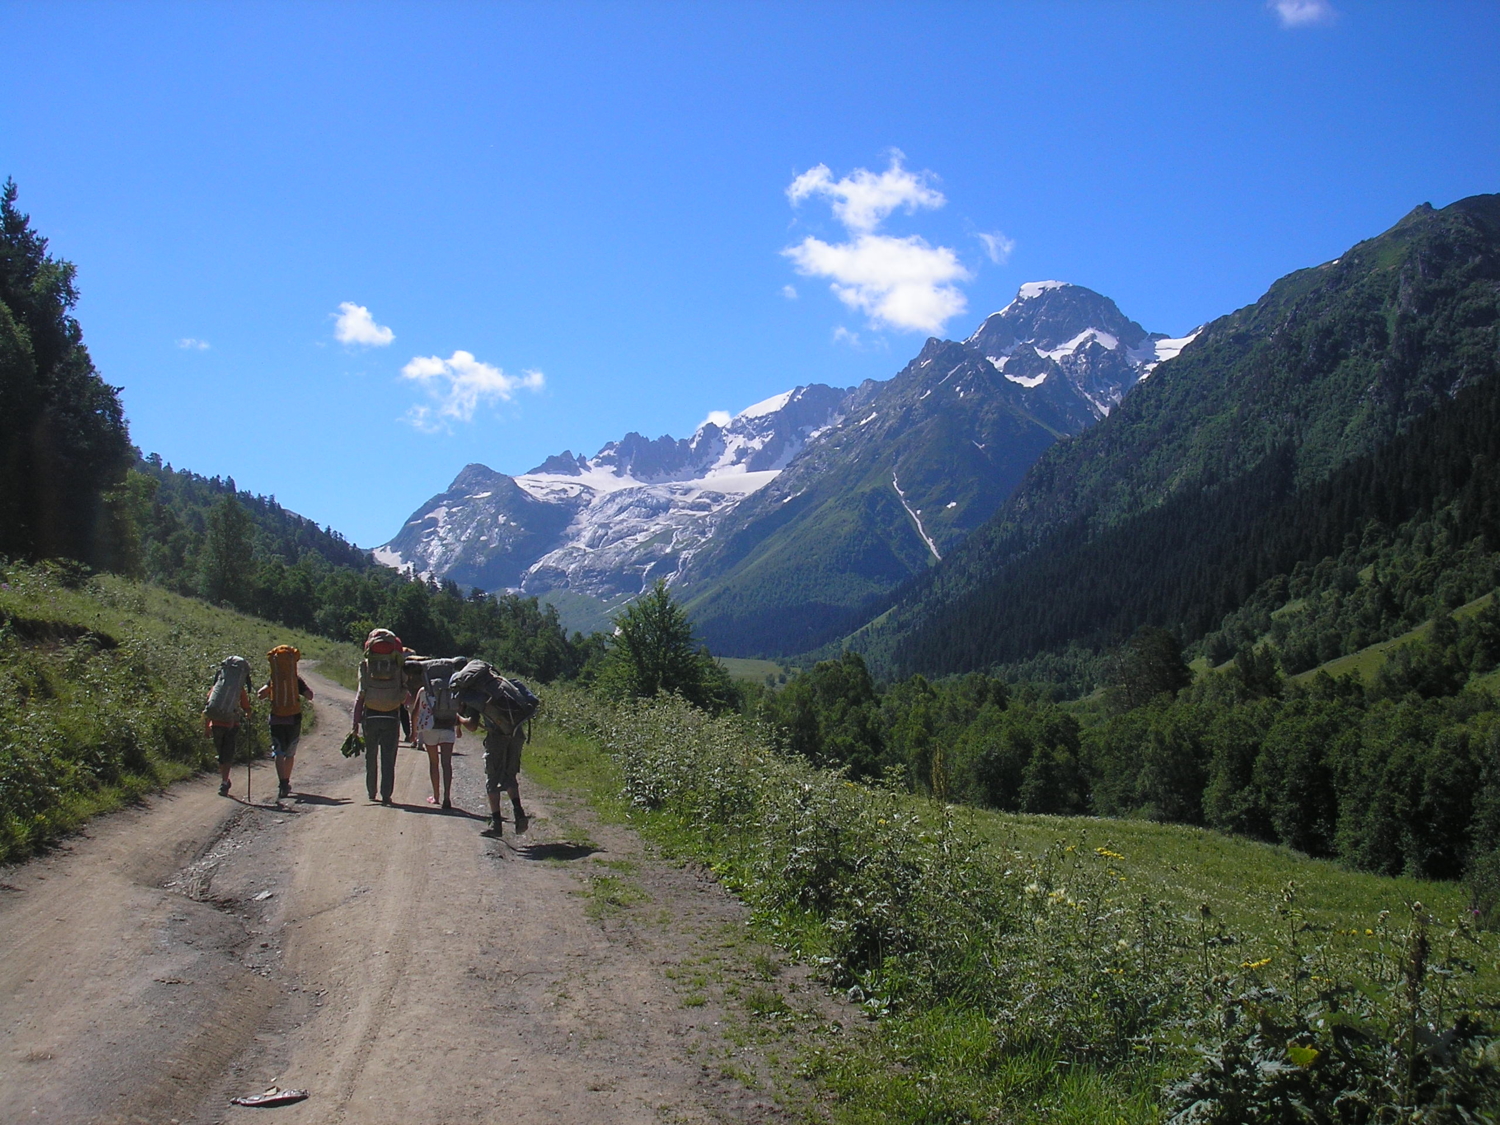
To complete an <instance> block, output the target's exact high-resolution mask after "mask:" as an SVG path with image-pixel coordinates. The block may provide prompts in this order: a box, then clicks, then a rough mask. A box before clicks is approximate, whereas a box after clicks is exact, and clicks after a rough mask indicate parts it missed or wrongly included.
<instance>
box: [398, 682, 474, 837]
mask: <svg viewBox="0 0 1500 1125" xmlns="http://www.w3.org/2000/svg"><path fill="white" fill-rule="evenodd" d="M468 662H469V661H468V658H467V657H463V656H456V657H452V658H450V659H446V660H438V659H427V660H424V659H421V658H411V659H408V660H407V662H406V689H407V691H409V692H411V693H412V694H414V695H415V696H416V704H415V706H414V708H413V718H414V719H415V722H414V724H413V726H414V727H415V730H414V732H413V733H414V734H415V735H416V742H417V745H419V746H421V747H422V748H423V749H424V750H426V751H427V761H428V766H429V773H430V776H431V778H432V796H431V797H428V798H427V803H428V804H430V805H436V804H438V802H439V800H441V802H442V807H443V808H445V809H451V808H452V807H453V743H454V741H455V740H456V739H458V738H459V737H460V731H461V729H462V728H461V727H460V726H459V724H458V710H457V707H456V706H455V704H454V701H453V693H452V691H451V690H450V687H449V680H450V678H451V677H452V675H453V673H454V672H457V671H458V670H459V669H461V668H462V667H463V666H464V665H465V664H467V663H468ZM439 766H441V773H440V772H439ZM440 776H441V780H442V786H443V787H442V792H441V795H440V794H439V791H438V781H439V777H440Z"/></svg>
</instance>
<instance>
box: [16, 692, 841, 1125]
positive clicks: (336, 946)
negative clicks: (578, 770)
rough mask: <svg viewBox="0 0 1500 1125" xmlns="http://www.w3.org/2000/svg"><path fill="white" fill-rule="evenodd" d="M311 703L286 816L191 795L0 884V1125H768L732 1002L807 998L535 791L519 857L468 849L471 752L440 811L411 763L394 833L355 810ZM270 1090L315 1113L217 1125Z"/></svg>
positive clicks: (708, 904)
mask: <svg viewBox="0 0 1500 1125" xmlns="http://www.w3.org/2000/svg"><path fill="white" fill-rule="evenodd" d="M309 678H310V679H311V680H312V681H313V683H314V687H315V689H316V690H317V692H318V700H317V708H318V725H317V729H316V730H315V731H314V732H312V733H311V734H309V735H307V736H306V737H304V739H303V743H302V747H301V750H300V752H299V754H298V760H297V770H296V775H295V778H294V790H295V792H296V793H297V794H298V796H297V797H296V798H294V799H291V800H286V801H282V802H279V804H278V803H268V799H269V798H270V796H271V794H272V792H273V791H274V780H272V779H271V775H270V773H269V770H267V769H264V768H257V770H256V772H255V777H254V781H253V795H254V796H255V798H256V803H255V804H253V805H247V804H245V803H244V802H243V800H242V798H243V797H244V788H245V773H244V770H243V769H242V768H241V769H239V770H238V771H237V772H236V774H235V777H234V784H235V790H234V794H233V796H234V797H235V798H239V799H225V798H221V797H219V796H218V794H217V792H216V782H217V777H205V778H202V779H199V780H197V781H193V782H189V783H186V784H183V785H180V786H177V787H174V788H173V789H172V790H171V791H170V793H168V794H165V795H163V796H160V797H158V798H155V799H153V800H152V801H150V802H149V803H148V805H147V806H146V807H142V808H136V809H131V810H128V811H126V812H123V813H120V814H117V815H114V816H110V817H105V818H102V819H101V820H99V821H97V822H96V823H95V824H94V825H93V826H92V827H91V828H90V830H89V831H88V832H87V833H86V834H84V835H83V836H81V837H77V838H74V839H73V840H72V841H70V842H69V843H68V844H67V845H66V846H65V847H63V848H61V849H59V850H58V851H56V852H54V853H52V854H51V855H49V856H46V857H44V858H42V859H39V860H36V861H33V862H31V863H27V864H23V865H20V866H17V867H12V868H8V869H4V870H3V871H0V1121H5V1122H25V1121H41V1122H49V1123H73V1122H79V1123H85V1122H88V1123H95V1122H97V1123H105V1122H150V1123H152V1125H165V1123H168V1122H172V1121H177V1122H184V1123H185V1122H220V1121H223V1122H233V1121H267V1120H269V1121H274V1122H282V1123H285V1125H302V1123H309V1122H320V1123H321V1122H351V1123H369V1125H379V1123H382V1122H401V1123H402V1125H412V1123H421V1122H432V1123H449V1122H454V1123H458V1122H500V1121H504V1122H507V1123H515V1125H527V1123H530V1122H569V1123H573V1122H622V1123H623V1122H659V1121H664V1120H666V1121H715V1120H734V1121H745V1120H750V1121H755V1120H771V1119H776V1118H778V1117H779V1116H780V1111H779V1110H777V1109H776V1108H775V1106H774V1104H773V1100H772V1093H771V1090H770V1088H769V1087H768V1085H767V1081H768V1078H772V1077H774V1070H772V1069H769V1068H768V1066H767V1064H766V1062H765V1059H764V1058H763V1057H762V1056H763V1053H764V1052H763V1046H762V1047H757V1046H756V1043H755V1040H756V1036H754V1035H753V1034H747V1032H746V1028H747V1026H748V1025H747V1023H746V1018H747V1017H746V1015H745V1007H744V1005H743V1004H742V1003H739V1002H737V1001H736V1000H734V999H733V997H734V995H736V994H738V993H739V992H740V988H741V984H742V983H744V982H743V981H742V980H741V979H740V978H737V977H736V973H738V972H741V970H742V969H743V966H744V965H747V964H752V963H753V964H755V965H758V966H761V968H762V970H763V973H762V975H763V976H765V977H766V978H767V981H766V983H765V985H764V986H762V985H761V984H756V986H755V987H756V988H761V987H767V988H770V989H772V990H773V991H774V992H776V993H777V994H778V995H779V996H784V997H786V998H787V999H789V1000H790V1002H791V1004H792V1005H793V1006H794V1007H795V1006H796V1005H797V1004H798V1003H799V1002H800V1001H807V1002H811V1001H812V998H813V996H814V995H815V993H816V990H815V989H811V988H808V987H807V986H806V984H805V982H804V981H799V978H798V977H797V975H796V974H795V972H781V971H779V970H777V969H776V968H774V967H772V966H771V963H770V961H769V960H768V958H767V955H766V951H764V950H758V949H751V948H749V947H747V946H746V945H745V939H744V937H743V934H744V918H743V914H742V910H741V908H740V907H739V906H738V904H736V903H735V902H734V901H733V900H732V899H730V898H729V897H728V896H727V895H725V894H724V893H723V892H722V890H721V889H720V888H718V887H717V886H716V885H715V884H713V883H712V882H710V881H707V880H704V879H702V878H700V877H698V876H696V875H695V874H694V873H692V872H691V871H687V870H683V869H679V868H674V867H671V866H669V865H664V864H661V863H659V862H655V861H652V860H651V859H650V857H649V856H647V855H645V854H644V853H643V852H642V849H641V846H640V844H639V842H638V840H636V838H635V837H634V836H633V835H632V834H631V833H630V832H628V831H627V830H625V829H622V828H617V827H611V826H608V825H601V824H599V823H598V822H597V821H596V820H594V819H593V818H592V817H591V815H590V814H589V813H588V811H587V810H586V809H584V808H582V807H581V806H579V805H577V804H576V803H574V802H571V801H570V800H569V799H567V798H564V797H562V796H559V795H555V794H549V793H546V792H543V791H539V790H537V789H536V788H535V787H534V786H529V785H528V786H527V788H526V789H525V794H526V797H527V804H528V805H529V806H530V808H529V810H528V811H530V812H531V813H532V814H533V816H534V817H535V820H534V822H533V825H532V827H531V830H530V832H529V833H528V834H527V835H526V836H524V837H521V838H516V837H514V836H513V835H511V834H510V826H509V825H507V835H506V837H505V838H504V839H503V840H499V841H496V840H492V839H486V838H483V837H481V836H480V835H479V831H480V829H481V828H482V827H483V821H482V820H481V819H480V814H481V812H482V810H483V809H484V798H483V792H482V784H483V772H482V765H481V763H480V757H479V753H480V750H479V740H478V739H476V738H467V739H464V740H462V741H460V743H459V750H460V752H464V751H468V752H469V753H467V754H464V756H462V757H459V758H457V759H456V774H457V782H456V785H455V804H457V805H458V806H460V809H459V810H455V811H454V812H452V813H446V814H445V813H443V812H441V811H439V810H437V809H435V808H434V807H433V806H431V805H430V804H428V803H427V802H426V799H425V798H426V796H427V794H429V793H430V788H429V785H428V780H427V759H426V755H425V754H422V753H420V752H417V751H413V750H410V749H407V748H403V749H402V751H401V755H400V761H399V763H398V781H397V788H396V802H397V804H396V807H394V808H384V807H381V806H379V805H377V804H372V803H370V802H369V801H368V800H367V799H366V797H365V792H364V774H363V763H362V761H361V760H359V759H355V760H353V761H350V760H346V759H344V758H342V757H340V756H339V754H338V750H337V747H338V744H339V742H340V741H341V739H342V738H343V735H344V734H345V733H346V731H347V729H348V718H347V715H348V709H349V704H350V701H351V700H350V693H349V692H348V691H346V690H345V689H342V688H340V687H338V686H337V685H335V684H333V683H331V682H329V681H327V680H325V679H321V678H317V677H309ZM523 785H527V783H526V782H525V780H524V774H523ZM462 810H467V811H462ZM772 977H774V980H771V979H770V978H772ZM758 1003H759V1005H760V1008H761V1009H762V1010H764V1009H765V1008H766V1006H767V1003H768V1001H767V1000H766V999H765V998H764V997H762V998H761V999H760V1000H759V1001H758ZM769 1003H771V1006H772V1007H774V1006H775V1005H776V1004H781V1003H783V1000H782V999H775V1000H774V1001H771V1002H769ZM736 1043H738V1044H740V1045H739V1046H736ZM747 1043H748V1045H746V1044H747ZM763 1043H764V1039H763V1038H762V1044H763ZM272 1085H277V1086H281V1087H284V1088H302V1089H306V1090H308V1091H309V1092H310V1095H311V1096H310V1097H309V1098H308V1099H307V1100H306V1101H304V1102H301V1103H299V1104H296V1105H290V1106H285V1107H281V1108H276V1109H247V1108H241V1107H234V1106H231V1105H229V1104H228V1101H229V1098H230V1097H231V1096H234V1095H239V1094H248V1093H255V1092H259V1091H261V1090H264V1089H266V1088H268V1087H270V1086H272Z"/></svg>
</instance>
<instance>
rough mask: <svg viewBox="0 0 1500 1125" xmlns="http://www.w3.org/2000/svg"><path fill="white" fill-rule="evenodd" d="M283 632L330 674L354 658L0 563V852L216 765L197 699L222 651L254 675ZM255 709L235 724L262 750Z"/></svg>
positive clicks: (124, 584)
mask: <svg viewBox="0 0 1500 1125" xmlns="http://www.w3.org/2000/svg"><path fill="white" fill-rule="evenodd" d="M281 643H290V644H294V645H296V646H297V647H298V648H299V649H301V650H302V652H303V655H304V657H306V658H309V659H312V660H317V661H319V662H320V670H322V671H324V672H325V673H328V674H331V676H332V677H333V678H335V679H339V678H340V676H339V671H340V668H341V667H348V668H349V669H350V671H351V672H352V670H353V665H354V662H355V661H357V658H358V650H357V649H356V648H355V646H353V645H341V644H338V643H336V642H333V641H329V640H326V639H324V638H320V637H315V636H311V635H309V634H306V633H301V632H298V631H296V630H290V629H285V628H283V627H280V626H276V625H272V624H271V623H269V622H265V621H261V620H259V619H257V618H252V617H247V616H245V615H243V614H239V613H234V612H232V611H229V610H222V609H216V608H214V607H212V606H209V605H207V604H205V603H203V602H200V601H196V600H194V599H191V598H184V597H180V596H178V595H176V594H171V593H168V592H167V591H165V590H161V589H159V588H157V587H153V586H148V585H144V584H141V583H137V582H131V581H129V580H126V579H122V578H118V577H115V576H110V575H101V576H97V577H88V576H87V575H85V574H83V573H81V572H80V571H78V570H76V569H74V568H71V567H69V566H66V565H58V564H47V563H44V564H41V565H38V566H22V565H10V566H5V567H3V568H0V861H6V860H13V859H16V858H20V857H22V856H25V855H27V854H29V853H30V852H32V851H34V850H35V849H36V848H37V847H39V846H41V845H43V844H45V843H46V842H48V841H50V840H52V839H55V838H56V837H57V836H59V835H61V834H62V833H64V832H67V831H70V830H72V829H74V828H76V827H78V825H80V824H81V823H83V821H85V820H87V819H88V818H89V817H91V816H94V815H97V814H99V813H101V812H105V811H108V810H110V809H113V808H118V807H120V806H121V805H123V804H126V803H128V802H130V801H133V800H136V799H138V798H139V797H141V796H142V795H143V794H145V793H147V792H150V791H152V790H155V789H159V788H161V787H162V786H164V785H167V784H169V783H171V782H173V781H176V780H179V779H181V778H183V777H186V776H189V775H190V774H192V773H194V772H196V771H198V770H200V769H203V768H206V767H208V766H210V765H212V764H213V750H212V746H211V744H210V743H209V741H208V739H207V738H205V737H204V735H203V725H202V709H203V701H204V697H205V696H206V695H207V692H208V687H209V685H210V684H211V683H212V681H213V676H214V672H215V670H216V669H217V667H218V665H219V662H220V661H221V660H222V659H223V658H224V657H225V656H228V655H230V654H231V653H238V654H240V655H243V656H245V657H246V658H248V659H249V660H250V662H251V667H252V669H253V670H254V673H255V675H256V676H259V677H262V678H263V677H264V676H265V674H266V673H265V663H264V653H265V652H266V651H268V650H269V649H270V648H272V647H274V646H275V645H277V644H281ZM258 682H260V681H257V682H255V683H252V684H251V689H252V694H254V688H255V687H256V686H257V684H258ZM264 707H265V705H264V704H259V705H258V707H257V710H256V713H255V714H254V715H252V717H251V718H250V719H248V720H247V721H246V722H245V723H244V724H243V726H242V730H241V736H240V746H241V754H242V755H243V754H246V753H248V754H251V755H259V754H263V753H264V752H265V750H266V749H267V743H268V739H267V734H266V730H265V712H264Z"/></svg>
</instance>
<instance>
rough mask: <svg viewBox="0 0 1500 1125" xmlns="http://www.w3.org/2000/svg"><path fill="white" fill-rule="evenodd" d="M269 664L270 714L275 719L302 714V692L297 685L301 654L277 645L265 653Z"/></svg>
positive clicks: (293, 649) (285, 646)
mask: <svg viewBox="0 0 1500 1125" xmlns="http://www.w3.org/2000/svg"><path fill="white" fill-rule="evenodd" d="M266 659H267V660H269V661H270V662H271V714H272V715H274V716H276V717H277V718H282V717H285V716H287V715H300V714H302V691H301V688H300V685H299V684H298V683H297V661H299V660H301V659H302V654H301V653H300V652H298V651H297V650H296V649H295V648H293V647H292V646H291V645H277V646H276V647H275V648H273V649H272V650H271V651H270V652H268V653H266Z"/></svg>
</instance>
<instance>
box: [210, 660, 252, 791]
mask: <svg viewBox="0 0 1500 1125" xmlns="http://www.w3.org/2000/svg"><path fill="white" fill-rule="evenodd" d="M249 681H250V661H248V660H246V659H245V658H244V657H243V656H226V657H225V658H224V659H223V660H222V661H221V662H220V664H219V670H218V672H217V673H216V674H215V676H214V682H213V685H212V686H211V687H210V688H209V689H208V699H207V700H206V701H205V703H204V706H203V733H204V734H205V735H207V736H208V737H209V738H211V739H213V744H214V753H216V754H217V755H218V757H219V796H221V797H227V796H229V767H230V766H232V765H234V751H235V746H236V744H237V743H238V741H239V733H240V721H241V720H242V719H244V718H246V717H248V716H249V714H250V693H249V692H248V691H246V690H245V685H246V684H247V683H249Z"/></svg>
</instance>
